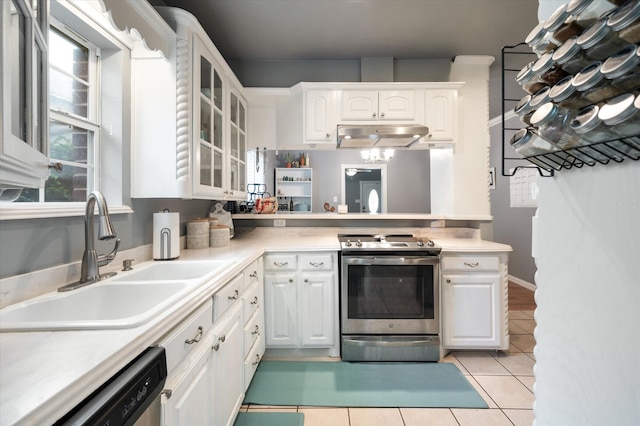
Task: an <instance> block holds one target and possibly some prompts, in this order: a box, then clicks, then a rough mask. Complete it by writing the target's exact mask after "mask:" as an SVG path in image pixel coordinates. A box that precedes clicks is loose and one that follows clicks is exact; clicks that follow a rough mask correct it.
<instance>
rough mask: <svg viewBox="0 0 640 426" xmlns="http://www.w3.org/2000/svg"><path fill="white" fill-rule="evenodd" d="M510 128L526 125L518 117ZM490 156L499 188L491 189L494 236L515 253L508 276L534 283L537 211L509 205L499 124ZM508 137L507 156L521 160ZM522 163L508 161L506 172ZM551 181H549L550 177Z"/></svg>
mask: <svg viewBox="0 0 640 426" xmlns="http://www.w3.org/2000/svg"><path fill="white" fill-rule="evenodd" d="M506 127H507V128H520V127H523V124H522V123H521V122H520V120H519V119H518V118H512V119H511V120H508V121H507V122H506ZM489 131H490V136H491V154H490V155H491V156H490V165H491V166H492V167H495V168H496V175H497V177H496V189H494V190H491V191H490V194H491V214H492V215H493V237H494V240H495V241H497V242H500V243H504V244H509V245H510V246H511V247H513V252H512V253H511V254H510V255H509V274H510V275H513V276H515V277H517V278H520V279H522V280H525V281H527V282H529V283H532V284H533V283H534V282H535V281H534V275H535V272H536V265H535V263H534V261H533V257H532V256H531V219H532V217H533V215H534V214H535V212H536V209H535V208H527V207H518V208H513V207H511V206H510V204H511V199H510V191H509V180H510V179H509V178H508V177H504V176H502V164H501V163H502V148H501V145H502V125H501V123H498V124H497V125H494V126H492V127H491V128H490V129H489ZM512 133H513V132H508V133H507V135H506V138H505V140H506V144H507V147H506V148H507V149H506V155H507V156H508V157H514V158H519V157H520V156H519V155H518V154H517V153H515V151H513V150H512V149H511V147H510V146H508V143H509V139H510V135H511V134H512ZM517 164H522V162H507V164H506V167H505V168H506V171H507V172H508V171H509V169H510V168H512V167H514V166H515V165H517ZM547 179H548V178H547Z"/></svg>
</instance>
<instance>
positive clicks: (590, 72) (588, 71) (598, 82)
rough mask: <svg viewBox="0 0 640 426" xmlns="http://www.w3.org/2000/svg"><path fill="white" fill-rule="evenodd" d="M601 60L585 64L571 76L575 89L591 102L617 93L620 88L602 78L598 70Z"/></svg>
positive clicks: (619, 91)
mask: <svg viewBox="0 0 640 426" xmlns="http://www.w3.org/2000/svg"><path fill="white" fill-rule="evenodd" d="M601 67H602V62H600V61H596V62H593V63H591V64H590V65H587V66H586V67H585V68H583V69H582V71H580V72H579V73H578V74H576V75H575V76H574V77H573V82H572V83H571V84H573V85H574V87H575V88H576V90H578V91H579V92H581V95H582V96H583V97H585V98H586V99H588V100H589V101H591V102H592V103H597V102H602V101H604V100H607V99H611V98H613V97H614V96H617V95H619V94H620V93H622V92H621V90H620V89H618V88H617V87H614V86H612V85H611V82H610V81H609V80H607V79H605V78H604V75H603V74H602V72H601V71H600V68H601Z"/></svg>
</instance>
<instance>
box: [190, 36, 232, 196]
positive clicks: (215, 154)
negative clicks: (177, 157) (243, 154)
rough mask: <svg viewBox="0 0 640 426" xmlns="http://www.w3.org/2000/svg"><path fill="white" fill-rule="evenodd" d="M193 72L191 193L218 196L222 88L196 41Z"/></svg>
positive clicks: (221, 157)
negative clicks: (194, 130)
mask: <svg viewBox="0 0 640 426" xmlns="http://www.w3.org/2000/svg"><path fill="white" fill-rule="evenodd" d="M195 40H196V42H195V43H194V54H195V58H196V63H195V64H194V69H195V70H199V74H197V75H196V78H195V81H194V83H195V84H196V87H197V88H198V90H197V92H196V96H194V98H195V99H194V102H195V103H196V105H195V106H196V108H195V114H194V115H195V117H194V119H195V120H194V121H195V128H196V129H197V131H198V134H197V138H194V139H195V140H196V141H197V144H195V143H194V149H195V151H196V152H195V160H194V167H195V168H196V170H198V169H199V173H198V172H196V173H194V179H195V180H196V182H195V187H194V193H195V194H198V195H219V194H221V192H222V190H223V188H224V175H225V173H224V172H225V167H224V140H223V135H224V132H223V111H224V90H223V89H224V88H223V81H222V78H221V76H220V71H219V70H218V68H217V64H216V63H215V62H214V61H213V58H212V57H211V55H210V54H209V53H208V52H207V51H206V50H205V49H204V48H203V46H202V45H201V43H199V40H198V39H197V38H195Z"/></svg>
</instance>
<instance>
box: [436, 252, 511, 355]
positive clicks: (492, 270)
mask: <svg viewBox="0 0 640 426" xmlns="http://www.w3.org/2000/svg"><path fill="white" fill-rule="evenodd" d="M506 261H507V259H506V254H502V255H486V256H482V255H449V254H445V255H442V258H441V269H442V277H441V296H442V309H441V311H440V312H442V342H443V343H442V344H443V347H444V349H508V348H509V334H508V318H507V310H508V306H507V269H506V268H507V265H506Z"/></svg>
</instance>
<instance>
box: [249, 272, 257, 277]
mask: <svg viewBox="0 0 640 426" xmlns="http://www.w3.org/2000/svg"><path fill="white" fill-rule="evenodd" d="M249 277H251V278H258V271H253V272H252V273H250V274H249Z"/></svg>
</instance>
